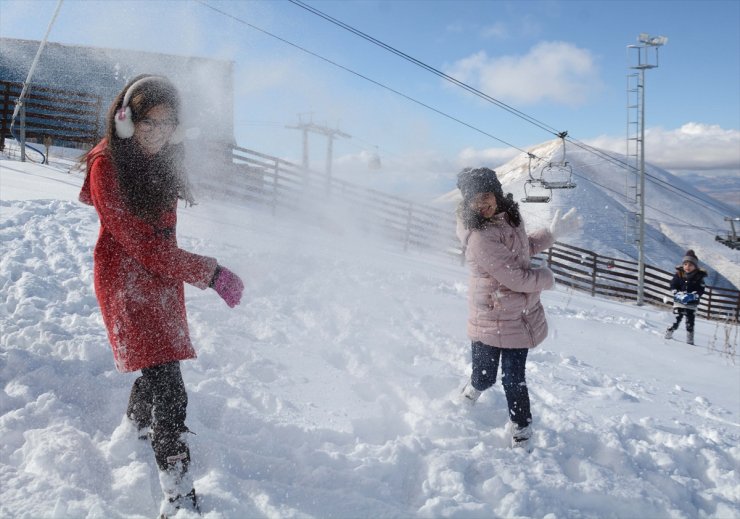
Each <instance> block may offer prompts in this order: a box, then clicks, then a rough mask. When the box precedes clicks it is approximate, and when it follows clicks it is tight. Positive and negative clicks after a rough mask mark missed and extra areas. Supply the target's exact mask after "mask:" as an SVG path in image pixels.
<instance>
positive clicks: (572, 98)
mask: <svg viewBox="0 0 740 519" xmlns="http://www.w3.org/2000/svg"><path fill="white" fill-rule="evenodd" d="M447 73H448V74H450V75H451V76H454V77H455V78H457V79H459V80H460V81H464V82H466V83H470V84H472V85H474V86H476V87H477V88H479V89H480V90H482V91H484V92H486V93H487V94H489V95H491V96H493V97H497V98H501V99H502V100H504V101H507V102H517V103H521V104H534V103H538V102H542V101H552V102H556V103H560V104H564V105H569V106H575V105H579V104H583V103H584V102H586V101H587V99H588V98H589V96H590V95H591V94H593V92H595V91H597V90H599V89H600V88H601V81H600V79H599V75H598V69H597V66H596V60H595V58H594V57H593V55H592V54H591V52H590V51H588V50H586V49H579V48H578V47H576V46H575V45H572V44H570V43H565V42H543V43H539V44H537V45H536V46H534V47H533V48H532V49H531V50H530V51H529V53H527V54H526V55H524V56H502V57H489V56H488V54H487V53H486V52H485V51H479V52H477V53H476V54H473V55H471V56H468V57H466V58H463V59H461V60H458V61H457V62H455V63H454V64H453V65H452V66H451V67H449V69H448V70H447Z"/></svg>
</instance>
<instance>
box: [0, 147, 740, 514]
mask: <svg viewBox="0 0 740 519" xmlns="http://www.w3.org/2000/svg"><path fill="white" fill-rule="evenodd" d="M80 184H81V176H80V175H79V174H75V173H68V172H67V170H66V169H61V168H54V167H49V166H39V165H33V164H28V163H26V164H23V163H19V162H15V161H8V160H0V241H1V243H2V248H3V250H2V257H1V258H0V329H1V330H2V334H0V380H1V381H2V386H0V437H2V439H3V440H2V443H0V517H3V518H6V517H7V518H72V517H74V518H77V517H88V518H106V519H109V518H114V519H115V518H122V519H140V518H146V517H153V516H154V514H155V513H156V510H157V506H158V504H157V503H158V500H159V497H160V493H159V492H160V491H159V489H158V481H157V476H156V473H155V467H154V462H153V457H152V454H151V448H150V447H149V446H148V444H147V443H146V442H142V441H140V440H137V439H136V435H135V433H134V431H133V430H132V429H131V428H130V427H128V426H127V425H126V424H125V423H124V422H122V418H123V413H124V411H125V406H126V402H127V398H128V392H129V390H130V387H131V384H132V382H133V380H134V378H135V377H136V374H133V373H130V374H120V373H117V372H116V371H115V369H114V366H113V361H112V355H111V353H110V349H109V345H108V341H107V337H106V333H105V329H104V327H103V323H102V319H101V316H100V312H99V309H98V307H97V302H96V299H95V295H94V291H93V287H92V250H93V246H94V243H95V240H96V237H97V231H98V223H97V217H96V214H95V212H94V210H93V209H92V208H90V207H87V206H83V205H81V204H80V203H78V202H77V201H76V197H77V193H78V191H79V186H80ZM579 187H580V186H579ZM179 222H180V225H179V232H178V234H179V242H180V244H181V245H182V246H183V247H185V248H187V249H188V250H192V251H195V252H199V253H203V254H210V255H213V256H216V257H217V258H218V259H219V260H220V261H221V262H222V263H223V264H224V265H227V266H229V267H230V268H232V269H233V270H235V271H236V272H238V273H239V274H240V275H241V276H242V277H243V278H244V280H245V284H246V287H247V288H246V291H245V297H244V300H243V302H242V304H241V305H240V306H239V307H237V308H236V309H233V310H230V309H229V308H227V307H226V305H225V304H224V303H223V301H221V300H220V299H219V298H218V297H217V296H216V295H215V293H214V292H213V291H210V290H207V291H200V290H197V289H195V288H193V287H187V288H186V297H187V302H188V313H189V320H190V331H191V336H192V337H193V341H194V344H195V345H196V348H197V350H198V359H196V360H194V361H188V362H185V363H183V375H184V378H185V383H186V386H187V389H188V392H189V397H190V404H189V414H188V421H187V423H188V426H189V427H190V429H191V430H192V431H193V432H194V433H195V434H194V435H192V436H191V440H190V442H191V448H192V453H193V460H194V462H193V465H192V472H193V474H194V477H195V485H196V488H197V489H198V492H199V493H200V495H201V496H202V503H203V511H204V514H203V518H204V519H243V518H270V519H278V518H279V519H282V518H295V519H306V518H322V519H323V518H340V519H346V518H368V519H369V518H379V517H385V518H391V517H394V518H395V517H399V518H400V517H419V518H436V517H456V518H486V519H490V518H503V517H506V518H530V517H531V518H547V519H555V518H566V517H578V518H582V519H590V518H594V519H596V518H599V519H601V518H605V517H611V518H638V517H639V518H683V517H692V518H693V517H696V518H727V519H730V518H736V517H738V516H739V515H740V493H739V490H738V489H740V447H738V445H740V377H739V376H738V367H737V364H736V363H737V360H736V359H737V357H733V356H731V355H730V353H731V352H732V351H733V350H734V351H737V345H738V328H737V326H735V327H732V326H730V327H728V326H727V325H724V324H720V323H717V322H708V321H706V320H703V319H701V318H697V328H696V344H697V346H695V347H693V346H688V345H686V344H685V343H683V342H682V340H683V333H684V332H683V329H681V330H680V331H679V332H677V333H676V338H677V339H678V340H672V341H666V340H664V339H663V330H664V329H665V328H666V326H667V325H668V323H669V322H670V321H671V315H670V313H669V312H667V311H664V310H659V309H655V308H651V307H641V308H638V307H636V306H634V305H622V304H618V303H615V302H613V301H607V300H603V299H599V298H592V297H589V296H586V295H583V294H581V293H577V292H571V291H568V290H566V289H563V288H557V289H556V290H553V291H548V292H546V293H545V294H544V297H543V302H544V305H545V307H546V312H547V316H548V320H549V323H550V336H549V337H548V339H547V340H546V341H545V343H544V344H543V345H541V346H540V347H538V348H536V349H535V350H532V352H531V354H530V357H529V361H528V372H527V373H528V385H529V388H530V392H531V398H532V406H533V414H534V420H535V422H534V427H535V433H534V446H535V448H534V450H533V452H532V453H531V454H526V453H524V452H522V451H518V450H512V449H511V448H509V447H508V444H509V443H508V434H509V433H508V432H507V429H506V422H507V416H506V404H505V399H504V395H503V392H502V390H501V386H500V385H499V384H498V383H497V384H496V386H494V388H492V389H491V390H490V391H487V392H486V393H484V395H483V396H482V397H481V399H480V401H479V402H478V404H477V405H476V406H475V407H474V408H472V409H468V408H466V407H464V406H461V405H460V404H459V403H458V402H457V397H458V395H459V391H460V387H461V386H462V383H463V382H464V380H465V378H466V377H467V376H469V373H470V358H469V357H470V351H469V342H468V339H467V338H466V337H465V321H466V318H467V303H466V297H467V275H468V273H467V270H466V269H465V268H464V267H462V266H460V265H458V264H457V262H453V261H445V260H444V259H441V258H440V257H438V256H425V255H421V254H404V253H402V252H401V251H400V250H399V249H398V246H397V245H396V244H393V243H386V242H383V241H367V240H366V239H365V238H364V237H363V236H362V235H361V234H359V233H358V234H353V233H346V232H345V233H343V234H341V235H337V234H336V233H332V232H330V231H327V230H322V229H320V228H317V227H313V226H305V225H300V224H297V223H296V220H295V219H290V220H281V219H280V218H279V215H278V217H273V216H272V215H271V214H270V212H269V211H261V210H258V209H255V208H253V207H249V206H248V205H244V204H234V203H228V202H223V201H218V200H215V199H211V200H205V199H204V200H201V203H200V204H199V205H196V206H195V207H190V208H181V210H180V212H179ZM178 517H179V518H180V519H186V518H187V517H190V518H191V519H193V516H192V515H190V516H188V514H187V512H181V513H180V514H179V515H178Z"/></svg>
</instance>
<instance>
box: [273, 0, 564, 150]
mask: <svg viewBox="0 0 740 519" xmlns="http://www.w3.org/2000/svg"><path fill="white" fill-rule="evenodd" d="M288 1H289V2H291V3H292V4H294V5H297V6H298V7H301V8H303V9H305V10H307V11H309V12H311V13H313V14H315V15H316V16H319V17H321V18H323V19H324V20H327V21H328V22H331V23H333V24H334V25H337V26H339V27H341V28H342V29H345V30H347V31H349V32H351V33H353V34H355V35H357V36H359V37H361V38H363V39H365V40H367V41H369V42H371V43H373V44H375V45H377V46H379V47H381V48H383V49H385V50H387V51H389V52H391V53H393V54H395V55H396V56H399V57H401V58H403V59H405V60H407V61H409V62H411V63H413V64H414V65H417V66H419V67H421V68H423V69H425V70H427V71H429V72H431V73H432V74H434V75H436V76H439V77H441V78H442V79H444V80H446V81H449V82H450V83H453V84H455V85H457V86H459V87H461V88H463V89H465V90H467V91H468V92H470V93H472V94H474V95H476V96H478V97H480V98H482V99H485V100H486V101H489V102H491V103H493V104H495V105H496V106H498V107H500V108H503V109H504V110H506V111H507V112H509V113H511V114H513V115H515V116H517V117H519V118H521V119H524V120H525V121H527V122H529V123H531V124H534V125H535V126H537V127H539V128H540V129H542V130H545V131H547V132H549V133H552V134H553V135H556V136H557V135H558V133H559V132H558V131H557V130H556V129H554V128H552V127H551V126H549V125H547V124H545V123H543V122H542V121H539V120H537V119H535V118H534V117H532V116H530V115H528V114H526V113H524V112H522V111H520V110H517V109H516V108H514V107H513V106H510V105H508V104H506V103H504V102H503V101H500V100H499V99H496V98H494V97H492V96H490V95H488V94H486V93H485V92H482V91H480V90H478V89H477V88H475V87H472V86H470V85H468V84H467V83H465V82H463V81H460V80H458V79H456V78H454V77H452V76H450V75H448V74H446V73H444V72H442V71H441V70H439V69H437V68H434V67H432V66H431V65H428V64H427V63H424V62H423V61H421V60H418V59H416V58H414V57H413V56H410V55H408V54H406V53H405V52H402V51H400V50H398V49H396V48H395V47H393V46H391V45H388V44H387V43H384V42H382V41H380V40H378V39H377V38H374V37H372V36H370V35H369V34H366V33H364V32H362V31H360V30H359V29H357V28H355V27H352V26H351V25H349V24H346V23H344V22H342V21H340V20H337V19H336V18H333V17H332V16H329V15H328V14H326V13H324V12H322V11H319V10H318V9H316V8H314V7H311V6H310V5H307V4H306V3H305V2H302V1H301V0H288Z"/></svg>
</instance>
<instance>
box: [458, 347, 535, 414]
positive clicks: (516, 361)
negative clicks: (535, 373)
mask: <svg viewBox="0 0 740 519" xmlns="http://www.w3.org/2000/svg"><path fill="white" fill-rule="evenodd" d="M471 348H472V353H473V375H472V376H471V378H470V382H471V384H472V385H473V387H474V388H475V389H477V390H478V391H484V390H486V389H488V388H489V387H491V386H492V385H493V384H494V383H495V382H496V372H497V371H498V365H499V361H500V362H501V385H502V386H504V394H505V395H506V403H507V404H508V407H509V418H510V419H511V421H512V422H514V423H515V424H517V425H518V426H519V427H526V426H527V425H529V424H530V423H531V422H532V413H531V412H530V409H529V391H528V390H527V381H526V378H525V376H524V371H525V368H526V363H527V353H529V350H528V349H527V348H517V349H512V348H494V347H493V346H488V345H487V344H483V343H482V342H479V341H476V342H474V343H473V344H472V345H471Z"/></svg>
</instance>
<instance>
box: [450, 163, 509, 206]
mask: <svg viewBox="0 0 740 519" xmlns="http://www.w3.org/2000/svg"><path fill="white" fill-rule="evenodd" d="M457 187H458V188H459V189H460V192H461V193H462V196H463V199H465V200H470V199H471V198H473V197H474V196H475V195H477V194H478V193H495V194H496V196H497V197H498V198H503V197H504V190H503V188H502V187H501V182H499V180H498V177H496V172H495V171H494V170H492V169H488V168H476V169H472V168H465V169H464V170H462V171H461V172H460V173H458V175H457Z"/></svg>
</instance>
